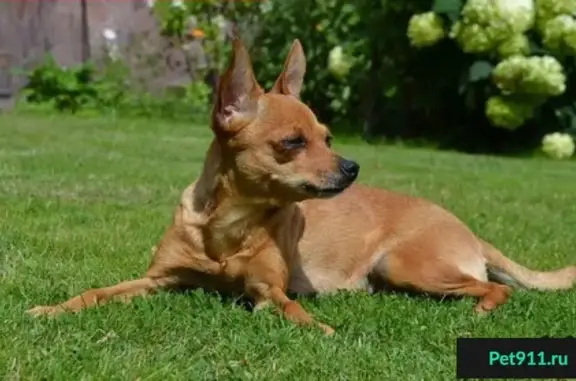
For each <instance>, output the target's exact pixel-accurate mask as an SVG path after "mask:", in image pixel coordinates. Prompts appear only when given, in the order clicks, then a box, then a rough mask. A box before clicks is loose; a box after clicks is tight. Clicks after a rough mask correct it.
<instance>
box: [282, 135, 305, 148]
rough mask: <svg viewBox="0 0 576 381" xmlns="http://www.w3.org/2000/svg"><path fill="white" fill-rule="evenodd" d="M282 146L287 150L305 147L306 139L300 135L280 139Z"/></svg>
mask: <svg viewBox="0 0 576 381" xmlns="http://www.w3.org/2000/svg"><path fill="white" fill-rule="evenodd" d="M282 146H283V147H284V148H285V149H287V150H293V149H298V148H304V147H306V139H304V137H303V136H302V135H298V136H294V137H291V138H287V139H284V140H282Z"/></svg>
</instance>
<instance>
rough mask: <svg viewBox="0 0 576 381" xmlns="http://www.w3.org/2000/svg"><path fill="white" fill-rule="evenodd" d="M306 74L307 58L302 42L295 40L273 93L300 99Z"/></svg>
mask: <svg viewBox="0 0 576 381" xmlns="http://www.w3.org/2000/svg"><path fill="white" fill-rule="evenodd" d="M305 74H306V56H305V55H304V49H303V48H302V44H301V43H300V40H298V39H295V40H294V42H293V43H292V47H291V48H290V52H289V53H288V57H287V58H286V62H285V63H284V69H283V70H282V73H280V75H279V76H278V79H277V80H276V83H275V84H274V86H273V87H272V90H270V92H271V93H277V94H285V95H292V96H294V97H296V98H300V91H301V90H302V84H303V82H304V75H305Z"/></svg>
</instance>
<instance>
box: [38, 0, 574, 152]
mask: <svg viewBox="0 0 576 381" xmlns="http://www.w3.org/2000/svg"><path fill="white" fill-rule="evenodd" d="M152 6H153V10H154V12H155V13H156V14H157V16H158V19H159V22H160V25H161V33H162V35H163V36H164V38H167V39H170V40H171V41H172V43H173V44H176V45H177V46H180V47H181V48H182V49H184V50H186V47H187V46H188V45H189V44H191V43H196V44H200V46H201V48H202V50H203V54H204V56H205V60H204V61H203V62H204V64H203V65H201V67H194V64H193V62H192V61H191V62H189V64H190V67H189V70H190V71H195V73H196V74H195V76H194V77H195V78H201V79H202V80H199V81H195V82H194V83H192V84H189V85H188V88H187V89H186V90H185V91H184V93H185V95H186V96H184V97H181V96H180V97H176V98H177V99H176V100H174V99H172V100H171V101H170V102H177V101H179V102H182V101H185V102H188V103H189V104H191V105H195V106H194V107H195V109H196V110H197V111H198V110H200V109H201V108H202V107H205V108H206V110H207V109H208V107H209V106H210V102H211V97H212V96H213V92H214V87H215V86H217V83H218V74H219V73H221V72H222V70H223V69H224V68H225V66H226V62H227V60H228V57H229V53H230V44H229V40H230V38H231V37H232V36H233V35H239V36H241V37H242V39H243V40H244V41H245V43H246V44H247V45H248V47H249V49H250V51H251V54H252V58H253V63H254V67H255V71H256V75H257V78H258V80H259V81H260V83H261V84H262V85H263V86H264V87H266V88H270V87H271V85H272V84H273V82H274V80H275V79H276V77H277V75H278V74H279V73H280V71H281V69H282V64H283V61H284V58H285V56H286V54H287V52H288V49H289V47H290V44H291V42H292V40H293V39H295V38H298V39H300V41H301V42H302V44H303V46H304V49H305V53H306V57H307V75H306V80H305V87H304V91H303V94H302V98H303V101H304V102H305V103H307V104H308V105H309V106H310V107H311V108H312V109H313V110H314V111H315V112H316V113H317V114H318V116H319V118H320V119H321V120H322V121H324V122H326V123H328V124H329V125H330V126H331V128H332V129H333V130H334V131H335V132H336V133H341V134H352V135H358V136H361V137H362V138H363V139H365V140H366V141H368V142H377V141H379V140H381V139H385V140H388V141H390V140H392V141H396V140H402V141H407V142H412V143H414V144H425V145H428V146H435V147H438V148H447V149H457V150H462V151H466V152H474V153H498V154H524V153H530V152H533V151H534V150H535V149H541V150H544V152H546V153H548V154H549V155H550V156H553V157H556V158H568V157H571V156H572V155H573V153H574V140H573V138H572V136H573V134H574V132H576V105H575V103H574V101H575V99H576V97H575V95H576V93H575V87H574V86H573V82H574V79H575V71H574V68H575V58H574V56H575V54H576V21H575V19H574V15H575V14H576V2H575V1H573V0H467V1H466V0H403V1H398V0H358V1H354V2H350V1H347V0H259V1H255V0H252V1H238V0H235V1H232V0H228V1H225V0H222V1H216V0H206V1H193V0H190V1H172V2H170V1H157V2H155V3H154V4H153V5H152ZM117 61H118V59H116V60H115V62H117ZM51 65H53V63H52V64H51ZM116 65H117V64H116ZM38 70H46V69H45V68H44V69H43V68H37V69H35V70H34V71H33V72H31V73H29V76H30V78H34V81H32V82H31V84H32V86H29V87H28V89H27V94H28V95H29V96H28V99H29V100H30V101H38V100H41V99H46V98H47V97H48V98H50V96H46V95H45V94H44V95H42V94H40V95H39V94H38V93H40V92H42V91H41V90H39V89H42V88H43V85H42V79H41V78H40V79H39V74H38ZM52 70H54V69H53V68H52ZM82 73H83V76H81V77H82V78H83V79H86V78H92V77H95V76H92V75H87V74H86V73H85V70H84V71H82ZM99 78H100V79H99V81H100V82H98V84H97V85H98V86H99V87H98V90H97V91H94V90H90V89H88V90H86V88H89V87H90V86H89V84H86V83H83V84H82V88H84V89H85V90H86V91H84V93H88V95H86V94H83V95H82V97H83V98H82V100H81V101H74V100H70V99H67V100H66V101H65V102H64V104H72V105H73V106H74V107H75V108H76V109H77V108H79V107H80V106H81V105H88V104H91V103H90V102H89V100H87V97H88V98H89V97H98V96H101V97H103V98H105V100H100V101H98V102H92V103H94V104H96V105H98V104H105V105H106V108H107V109H110V108H114V102H116V108H117V109H118V110H122V109H131V110H132V112H134V110H135V109H138V107H140V108H142V107H144V106H138V105H139V104H143V101H142V99H140V98H138V100H137V101H135V100H134V99H135V98H134V97H135V96H134V95H133V94H128V95H123V94H119V93H118V91H119V90H118V87H117V86H116V87H114V88H113V91H114V93H113V95H110V94H107V95H105V93H106V90H102V88H105V86H103V84H102V83H103V82H105V79H102V76H100V77H99ZM52 80H53V79H52ZM67 80H68V81H70V78H68V79H67ZM114 82H115V83H118V79H117V78H116V79H114ZM44 87H46V86H44ZM52 87H54V86H52ZM72 87H74V86H72ZM76 87H78V86H76ZM46 91H47V90H44V92H46ZM50 91H54V90H53V89H52V90H50ZM111 91H112V90H111ZM126 92H127V93H128V92H129V90H126ZM98 94H100V95H98ZM60 96H61V94H60ZM68 98H70V97H69V96H68ZM127 99H128V100H131V101H130V102H129V104H130V107H123V106H122V104H123V103H126V102H127V101H126V100H127ZM167 99H168V97H167V96H163V97H161V98H160V100H156V101H155V102H157V103H159V104H160V106H157V107H156V108H158V109H162V107H164V106H162V102H164V103H166V104H168V103H169V102H168V101H167ZM111 100H113V101H114V102H112V101H111ZM150 102H151V101H150ZM144 103H145V102H144ZM59 104H60V106H61V105H62V102H59ZM166 107H168V106H166ZM171 107H173V108H172V109H170V110H180V109H185V107H186V106H185V105H183V106H182V107H181V108H174V106H173V105H172V106H171ZM60 108H62V107H60ZM144 108H145V107H144ZM156 108H154V110H156ZM149 113H152V114H154V111H150V112H149ZM171 113H172V114H173V113H174V111H171V112H164V113H163V115H164V114H166V115H167V114H171ZM184 114H186V113H184ZM197 114H198V112H195V115H197ZM186 115H187V114H186Z"/></svg>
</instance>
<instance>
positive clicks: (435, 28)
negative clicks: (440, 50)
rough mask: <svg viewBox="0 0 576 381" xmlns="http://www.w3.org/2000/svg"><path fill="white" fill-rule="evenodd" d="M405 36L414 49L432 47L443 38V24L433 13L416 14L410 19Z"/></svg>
mask: <svg viewBox="0 0 576 381" xmlns="http://www.w3.org/2000/svg"><path fill="white" fill-rule="evenodd" d="M407 34H408V39H409V40H410V44H411V45H412V46H414V47H417V48H423V47H427V46H432V45H434V44H436V43H437V42H438V41H440V40H441V39H443V38H444V36H445V32H444V23H443V22H442V18H441V17H440V16H438V15H437V14H436V13H434V12H426V13H418V14H415V15H412V17H411V18H410V21H409V22H408V31H407Z"/></svg>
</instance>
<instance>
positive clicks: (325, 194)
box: [302, 183, 347, 198]
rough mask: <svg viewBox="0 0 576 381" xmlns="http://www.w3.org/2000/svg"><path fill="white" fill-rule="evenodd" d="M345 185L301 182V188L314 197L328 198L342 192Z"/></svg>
mask: <svg viewBox="0 0 576 381" xmlns="http://www.w3.org/2000/svg"><path fill="white" fill-rule="evenodd" d="M346 188H347V187H346V186H344V187H334V186H331V187H319V186H317V185H314V184H310V183H305V184H302V189H303V190H304V192H306V193H307V194H309V195H311V196H313V197H316V198H330V197H334V196H336V195H338V194H340V193H342V192H343V191H344V190H345V189H346Z"/></svg>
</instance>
